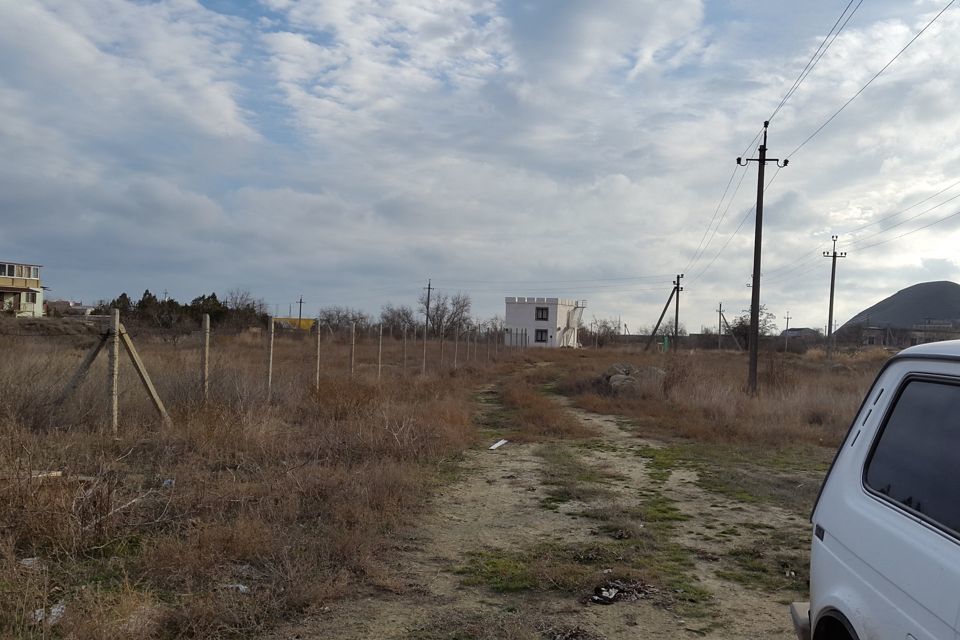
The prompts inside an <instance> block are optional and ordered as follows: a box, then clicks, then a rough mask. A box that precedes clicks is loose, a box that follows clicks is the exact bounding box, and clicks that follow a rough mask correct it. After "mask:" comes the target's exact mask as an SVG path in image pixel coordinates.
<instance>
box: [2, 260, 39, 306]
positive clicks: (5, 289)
mask: <svg viewBox="0 0 960 640" xmlns="http://www.w3.org/2000/svg"><path fill="white" fill-rule="evenodd" d="M40 266H41V265H39V264H23V263H18V262H3V261H0V310H2V311H3V312H6V313H13V314H14V315H16V316H25V317H31V318H39V317H40V316H42V315H43V287H41V286H40Z"/></svg>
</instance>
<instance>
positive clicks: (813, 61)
mask: <svg viewBox="0 0 960 640" xmlns="http://www.w3.org/2000/svg"><path fill="white" fill-rule="evenodd" d="M853 2H854V0H850V1H849V2H848V3H847V6H846V7H844V8H843V11H842V12H841V13H840V15H839V16H838V17H837V21H836V22H834V23H833V26H832V27H830V31H828V32H827V35H825V36H824V37H823V40H821V41H820V46H819V47H817V50H816V51H814V52H813V55H812V56H810V59H809V60H808V61H807V64H806V66H804V67H803V69H802V70H801V71H800V75H798V76H797V79H796V80H794V81H793V86H791V87H790V89H789V90H788V91H787V93H786V94H785V95H784V96H783V98H782V99H781V100H780V104H778V105H777V108H776V109H774V110H773V113H771V114H770V117H769V118H767V121H768V122H772V121H773V119H774V118H775V117H776V116H777V114H778V113H780V110H781V109H782V108H783V107H784V105H786V104H787V101H788V100H789V99H790V98H791V97H792V96H793V94H794V93H796V91H797V89H799V88H800V85H801V84H803V81H804V80H806V79H807V76H809V75H810V73H811V72H812V71H813V69H814V67H816V66H817V63H818V62H820V60H821V59H823V56H824V55H826V53H827V51H828V50H829V49H830V47H831V46H832V45H833V42H834V40H836V39H837V36H839V35H840V32H842V31H843V29H844V27H846V26H847V23H848V22H850V18H852V17H853V14H854V13H856V12H857V9H859V8H860V5H861V4H863V0H860V1H859V2H857V6H856V7H854V8H853V11H851V12H850V15H848V16H847V19H846V20H843V17H844V15H846V13H847V10H848V9H850V5H852V4H853ZM841 20H843V24H842V25H840V28H839V29H837V25H838V24H840V21H841ZM835 30H836V33H834V31H835ZM831 36H832V38H831ZM828 40H829V43H828V42H827V41H828ZM824 45H826V46H824ZM818 54H819V55H818Z"/></svg>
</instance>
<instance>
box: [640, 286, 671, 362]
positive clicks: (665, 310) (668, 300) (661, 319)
mask: <svg viewBox="0 0 960 640" xmlns="http://www.w3.org/2000/svg"><path fill="white" fill-rule="evenodd" d="M676 293H677V286H676V284H674V286H673V289H671V290H670V296H669V297H668V298H667V304H665V305H663V311H661V312H660V319H659V320H657V324H655V325H653V331H651V332H650V338H649V339H648V340H647V344H646V346H645V347H644V348H643V350H644V351H648V350H649V349H650V345H651V344H653V341H654V340H656V338H657V329H659V328H660V323H661V322H663V316H665V315H667V309H669V308H670V302H671V301H672V300H673V296H674V295H676Z"/></svg>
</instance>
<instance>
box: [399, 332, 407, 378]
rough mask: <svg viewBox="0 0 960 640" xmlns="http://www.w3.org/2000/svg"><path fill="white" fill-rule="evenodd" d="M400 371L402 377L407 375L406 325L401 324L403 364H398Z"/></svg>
mask: <svg viewBox="0 0 960 640" xmlns="http://www.w3.org/2000/svg"><path fill="white" fill-rule="evenodd" d="M400 373H401V375H402V376H404V377H406V375H407V325H403V364H402V365H400Z"/></svg>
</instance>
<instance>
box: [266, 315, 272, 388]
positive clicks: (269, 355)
mask: <svg viewBox="0 0 960 640" xmlns="http://www.w3.org/2000/svg"><path fill="white" fill-rule="evenodd" d="M267 322H268V323H269V327H268V329H267V330H268V332H269V335H270V339H269V346H268V347H267V404H270V401H271V400H272V399H273V324H274V322H273V316H267Z"/></svg>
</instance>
